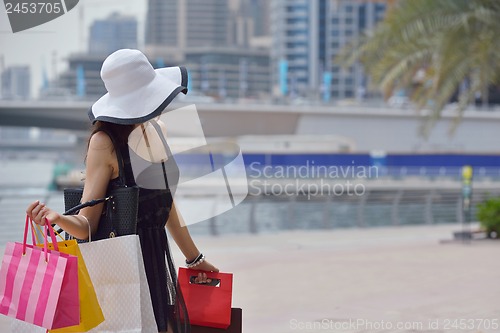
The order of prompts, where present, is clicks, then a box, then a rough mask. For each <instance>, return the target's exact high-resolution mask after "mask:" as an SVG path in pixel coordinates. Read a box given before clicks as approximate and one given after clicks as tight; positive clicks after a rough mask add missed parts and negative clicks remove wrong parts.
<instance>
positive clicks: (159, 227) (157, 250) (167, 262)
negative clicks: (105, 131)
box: [109, 145, 191, 333]
mask: <svg viewBox="0 0 500 333" xmlns="http://www.w3.org/2000/svg"><path fill="white" fill-rule="evenodd" d="M120 152H121V156H122V158H123V163H124V173H125V179H126V182H127V184H126V185H127V186H132V185H136V182H135V180H134V175H133V171H132V166H131V162H130V154H129V150H128V146H127V145H125V146H124V147H123V146H122V147H120ZM164 167H165V169H167V170H172V168H175V169H176V170H177V172H178V167H177V164H176V163H175V161H174V159H173V158H169V159H168V160H167V161H166V162H165V163H164ZM165 182H166V179H165ZM120 185H121V181H120V180H119V178H116V179H113V180H111V181H110V183H109V186H110V187H114V186H120ZM172 200H173V199H172V194H171V192H170V189H169V187H168V183H166V189H145V188H139V211H138V221H137V234H138V235H139V239H140V243H141V248H142V256H143V258H144V267H145V270H146V276H147V279H148V284H149V290H150V293H151V301H152V303H153V310H154V315H155V319H156V324H157V326H158V331H167V327H168V324H170V326H172V328H173V330H174V332H175V333H188V332H190V331H191V328H190V325H189V319H188V316H187V310H186V306H185V303H184V300H183V298H182V294H181V292H180V288H179V286H178V283H177V272H176V268H175V265H174V262H173V259H172V255H171V252H170V248H169V244H168V239H167V234H166V231H165V224H166V221H167V220H168V217H169V214H170V209H171V208H172Z"/></svg>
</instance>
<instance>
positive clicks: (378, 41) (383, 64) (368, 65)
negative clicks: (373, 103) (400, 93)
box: [336, 0, 500, 134]
mask: <svg viewBox="0 0 500 333" xmlns="http://www.w3.org/2000/svg"><path fill="white" fill-rule="evenodd" d="M336 60H337V61H338V62H340V63H341V64H343V65H345V66H349V65H351V64H353V63H354V62H356V61H360V62H361V63H362V64H363V65H364V67H365V69H366V71H367V73H368V74H369V75H370V77H371V80H372V83H373V84H374V85H375V86H376V87H377V88H379V89H380V90H381V91H382V93H383V95H384V98H386V99H387V98H388V97H389V96H391V95H392V94H394V92H395V91H397V90H399V89H405V90H406V91H408V92H409V93H410V96H409V97H410V99H411V100H412V101H413V102H414V103H415V104H416V106H417V108H418V109H419V110H421V109H423V108H424V107H428V108H429V109H430V110H431V117H430V118H429V120H430V121H429V122H427V124H426V125H427V126H425V127H424V134H427V133H428V131H429V130H430V128H431V127H432V125H433V124H434V122H435V121H436V120H437V119H438V118H439V116H440V115H441V111H442V110H443V108H444V106H445V105H446V104H447V103H448V102H449V101H450V99H451V98H452V96H453V95H454V94H457V93H458V104H457V110H458V111H459V112H458V116H459V117H458V118H457V119H459V118H460V116H461V115H462V113H463V111H464V109H465V108H466V107H467V105H468V104H470V103H471V102H472V101H474V99H475V97H476V96H477V94H481V99H482V103H483V105H486V104H487V102H488V87H489V86H491V85H492V84H498V83H499V82H500V1H498V0H399V1H396V2H394V3H393V4H392V6H390V7H389V9H388V11H387V14H386V18H385V19H384V20H383V21H382V22H380V23H379V25H377V27H376V28H375V29H374V30H373V31H367V32H366V34H365V35H362V36H361V37H359V38H358V39H357V40H354V41H353V42H352V43H351V44H349V45H347V46H346V47H345V48H344V49H343V50H342V52H341V53H340V54H339V56H338V57H337V59H336Z"/></svg>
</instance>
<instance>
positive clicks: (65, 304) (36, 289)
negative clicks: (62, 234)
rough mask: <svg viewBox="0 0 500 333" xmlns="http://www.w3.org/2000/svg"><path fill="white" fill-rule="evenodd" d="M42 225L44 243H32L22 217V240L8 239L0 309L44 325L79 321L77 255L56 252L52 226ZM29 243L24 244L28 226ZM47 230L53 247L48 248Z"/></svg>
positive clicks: (1, 275)
mask: <svg viewBox="0 0 500 333" xmlns="http://www.w3.org/2000/svg"><path fill="white" fill-rule="evenodd" d="M47 224H48V222H47V223H46V225H45V232H44V247H43V248H40V247H37V246H35V243H36V242H35V239H34V235H33V233H34V230H33V225H32V221H30V219H29V218H28V217H26V226H25V229H24V242H23V243H17V242H16V243H14V242H9V243H7V246H6V248H5V253H4V256H3V260H2V266H1V268H0V313H1V314H4V315H6V316H9V317H12V318H16V319H19V320H22V321H25V322H27V323H31V324H34V325H37V326H41V327H44V328H47V329H56V328H62V327H68V326H73V325H78V324H80V302H79V299H78V258H77V257H76V256H73V255H68V254H64V253H60V252H58V248H57V241H56V239H55V235H54V230H52V228H51V227H47ZM29 226H31V229H32V239H33V245H28V244H26V238H27V235H28V227H29ZM47 231H48V232H49V233H50V236H51V238H52V243H54V246H55V249H54V250H49V249H48V246H47V244H48V240H47Z"/></svg>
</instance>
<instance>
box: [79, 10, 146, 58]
mask: <svg viewBox="0 0 500 333" xmlns="http://www.w3.org/2000/svg"><path fill="white" fill-rule="evenodd" d="M124 48H130V49H136V48H137V19H136V18H135V17H133V16H123V15H120V14H118V13H113V14H111V15H110V16H109V17H108V18H106V19H103V20H96V21H94V22H93V23H92V26H91V28H90V37H89V53H91V54H100V55H108V54H111V53H113V52H114V51H116V50H119V49H124Z"/></svg>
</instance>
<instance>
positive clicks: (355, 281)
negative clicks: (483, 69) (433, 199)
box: [0, 225, 500, 333]
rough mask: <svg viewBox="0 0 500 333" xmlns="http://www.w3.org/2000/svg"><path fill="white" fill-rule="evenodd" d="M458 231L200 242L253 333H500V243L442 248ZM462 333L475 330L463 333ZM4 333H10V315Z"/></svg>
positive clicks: (1, 326)
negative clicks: (227, 278) (229, 276)
mask: <svg viewBox="0 0 500 333" xmlns="http://www.w3.org/2000/svg"><path fill="white" fill-rule="evenodd" d="M455 230H459V226H456V225H453V226H451V225H444V226H443V225H441V226H418V227H414V226H411V227H396V228H393V227H391V228H372V229H347V230H335V231H296V232H281V233H277V234H267V235H258V236H252V235H236V236H221V237H196V238H195V241H196V243H197V245H198V247H199V248H200V249H202V250H203V252H204V253H205V255H206V256H207V258H208V260H210V261H211V262H213V263H214V264H215V265H217V266H218V267H219V268H220V269H221V270H223V271H232V272H233V273H234V295H233V306H235V307H241V308H243V316H244V318H243V320H244V332H245V333H254V332H256V333H261V332H263V333H284V332H434V333H435V332H474V333H478V332H499V331H500V328H497V329H494V328H495V325H500V284H499V283H498V281H500V265H498V257H499V254H500V241H486V240H485V241H474V242H472V243H471V244H469V245H466V244H462V243H446V244H441V243H440V242H439V241H440V240H442V239H451V233H452V231H455ZM172 249H173V250H174V251H175V257H176V261H177V262H178V263H182V256H181V255H180V252H179V251H178V250H177V248H176V247H175V245H172ZM460 325H464V326H463V327H464V328H465V329H462V330H460V329H455V328H454V327H457V328H459V327H460ZM487 328H490V329H487ZM0 332H8V325H7V320H6V318H5V317H3V316H0Z"/></svg>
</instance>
